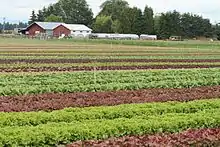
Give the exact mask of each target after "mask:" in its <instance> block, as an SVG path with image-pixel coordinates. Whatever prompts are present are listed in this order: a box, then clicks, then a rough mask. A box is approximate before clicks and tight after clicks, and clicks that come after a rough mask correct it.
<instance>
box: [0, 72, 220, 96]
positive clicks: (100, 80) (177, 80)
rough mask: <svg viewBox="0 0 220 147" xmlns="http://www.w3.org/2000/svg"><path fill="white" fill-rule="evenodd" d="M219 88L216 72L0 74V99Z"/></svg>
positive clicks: (219, 83) (219, 78) (218, 75)
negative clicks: (22, 96)
mask: <svg viewBox="0 0 220 147" xmlns="http://www.w3.org/2000/svg"><path fill="white" fill-rule="evenodd" d="M213 85H220V69H218V68H216V69H191V70H153V71H151V70H148V71H96V72H72V73H38V74H33V73H31V74H1V75H0V96H6V95H27V94H40V93H48V92H55V93H56V92H94V91H117V90H135V89H145V88H191V87H199V86H213Z"/></svg>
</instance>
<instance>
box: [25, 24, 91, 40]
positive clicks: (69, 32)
mask: <svg viewBox="0 0 220 147" xmlns="http://www.w3.org/2000/svg"><path fill="white" fill-rule="evenodd" d="M91 32H92V29H90V28H88V27H87V26H85V25H82V24H65V23H61V22H34V23H32V24H31V25H29V26H28V27H27V28H26V29H25V34H26V35H29V37H34V36H37V35H38V34H39V35H40V36H41V37H42V36H46V37H57V38H58V37H60V36H74V37H77V36H83V37H86V36H88V35H89V34H91ZM42 33H43V34H42Z"/></svg>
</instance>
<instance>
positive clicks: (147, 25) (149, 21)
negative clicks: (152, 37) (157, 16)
mask: <svg viewBox="0 0 220 147" xmlns="http://www.w3.org/2000/svg"><path fill="white" fill-rule="evenodd" d="M143 20H144V23H143V24H144V26H143V33H144V34H152V33H153V32H154V12H153V9H152V8H151V7H148V6H146V7H145V9H144V15H143Z"/></svg>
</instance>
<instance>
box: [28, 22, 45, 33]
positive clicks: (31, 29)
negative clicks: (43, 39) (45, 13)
mask: <svg viewBox="0 0 220 147" xmlns="http://www.w3.org/2000/svg"><path fill="white" fill-rule="evenodd" d="M38 31H39V32H40V33H45V30H44V29H43V28H41V27H40V26H38V25H37V24H33V25H31V26H30V27H29V28H28V30H27V32H28V35H29V36H35V35H36V32H38Z"/></svg>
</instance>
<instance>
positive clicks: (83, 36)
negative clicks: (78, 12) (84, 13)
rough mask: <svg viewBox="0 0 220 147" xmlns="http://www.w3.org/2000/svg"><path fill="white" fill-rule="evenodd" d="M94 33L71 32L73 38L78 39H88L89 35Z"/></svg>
mask: <svg viewBox="0 0 220 147" xmlns="http://www.w3.org/2000/svg"><path fill="white" fill-rule="evenodd" d="M91 33H92V31H80V30H76V31H71V36H72V37H77V38H87V37H89V35H90V34H91Z"/></svg>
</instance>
